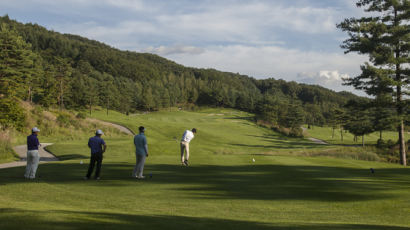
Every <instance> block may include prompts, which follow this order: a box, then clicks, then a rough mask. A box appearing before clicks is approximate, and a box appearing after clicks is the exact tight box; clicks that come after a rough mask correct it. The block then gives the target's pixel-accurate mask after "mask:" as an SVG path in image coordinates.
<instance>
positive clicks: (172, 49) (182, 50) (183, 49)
mask: <svg viewBox="0 0 410 230" xmlns="http://www.w3.org/2000/svg"><path fill="white" fill-rule="evenodd" d="M144 52H147V53H155V54H158V55H160V56H167V55H175V54H190V55H197V54H201V53H203V52H204V49H203V48H199V47H195V46H183V45H176V46H168V47H166V46H160V47H156V48H154V47H148V48H147V49H145V50H144Z"/></svg>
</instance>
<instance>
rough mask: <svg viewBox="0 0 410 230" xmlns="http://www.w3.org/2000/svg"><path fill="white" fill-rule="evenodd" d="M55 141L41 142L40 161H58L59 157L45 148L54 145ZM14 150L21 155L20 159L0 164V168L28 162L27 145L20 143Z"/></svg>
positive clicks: (22, 164) (23, 164)
mask: <svg viewBox="0 0 410 230" xmlns="http://www.w3.org/2000/svg"><path fill="white" fill-rule="evenodd" d="M52 144H53V143H41V146H40V147H39V149H38V152H39V154H40V163H45V162H50V161H58V158H57V157H56V156H54V155H53V154H51V153H50V152H48V151H47V150H45V149H44V148H45V147H47V146H49V145H52ZM13 150H14V152H16V153H17V155H18V156H19V157H20V161H15V162H10V163H4V164H0V169H2V168H11V167H18V166H25V165H26V164H27V161H26V160H27V159H26V158H27V145H18V146H15V147H13Z"/></svg>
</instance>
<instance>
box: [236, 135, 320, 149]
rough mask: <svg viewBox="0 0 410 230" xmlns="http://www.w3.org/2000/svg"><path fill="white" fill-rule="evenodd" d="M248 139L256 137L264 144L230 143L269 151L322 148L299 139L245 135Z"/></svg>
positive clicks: (280, 136)
mask: <svg viewBox="0 0 410 230" xmlns="http://www.w3.org/2000/svg"><path fill="white" fill-rule="evenodd" d="M247 136H250V137H256V138H259V139H262V140H264V141H265V143H266V144H261V145H252V144H242V143H231V144H230V145H233V146H240V147H247V148H271V149H303V148H306V149H312V148H318V147H323V145H322V144H317V143H315V142H312V141H306V140H303V139H301V138H300V139H299V138H289V137H285V136H282V135H269V134H264V135H247Z"/></svg>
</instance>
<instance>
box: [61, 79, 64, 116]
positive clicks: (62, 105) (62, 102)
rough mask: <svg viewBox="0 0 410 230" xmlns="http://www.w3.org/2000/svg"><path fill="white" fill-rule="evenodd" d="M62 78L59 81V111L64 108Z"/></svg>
mask: <svg viewBox="0 0 410 230" xmlns="http://www.w3.org/2000/svg"><path fill="white" fill-rule="evenodd" d="M63 95H64V92H63V78H61V79H60V110H62V109H63V108H64V97H63Z"/></svg>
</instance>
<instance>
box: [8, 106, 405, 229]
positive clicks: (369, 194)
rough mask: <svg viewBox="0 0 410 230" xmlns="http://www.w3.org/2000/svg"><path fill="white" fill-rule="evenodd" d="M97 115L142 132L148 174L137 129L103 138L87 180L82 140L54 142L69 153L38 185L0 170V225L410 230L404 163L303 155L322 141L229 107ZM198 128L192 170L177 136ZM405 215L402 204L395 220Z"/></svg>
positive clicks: (56, 149)
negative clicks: (262, 123)
mask: <svg viewBox="0 0 410 230" xmlns="http://www.w3.org/2000/svg"><path fill="white" fill-rule="evenodd" d="M92 116H93V117H95V118H98V119H104V120H109V121H113V122H116V123H121V124H124V125H127V126H128V127H130V128H131V129H133V130H136V128H137V127H138V126H139V125H144V126H145V127H146V133H145V135H146V136H147V141H148V145H149V151H150V154H149V157H148V158H147V160H146V163H145V167H144V174H145V175H146V176H147V177H146V178H145V180H136V179H135V178H131V174H132V170H133V167H134V165H135V154H134V148H133V140H132V137H131V136H123V137H115V136H111V137H108V136H105V137H104V138H105V141H106V143H107V145H108V148H107V152H105V153H104V161H103V166H102V175H101V180H98V181H97V180H88V181H84V180H83V179H82V178H83V177H84V174H85V173H86V171H87V164H81V161H84V162H88V158H89V149H88V148H87V146H86V144H85V143H86V141H87V139H76V140H66V141H59V142H57V143H56V144H55V145H53V146H51V147H50V148H49V149H50V150H51V151H52V152H53V153H54V154H56V155H57V156H59V157H60V158H61V159H63V160H62V161H59V162H53V163H47V164H43V165H40V166H39V170H38V175H39V176H40V178H38V179H37V180H35V181H27V180H24V179H23V178H22V176H21V174H22V172H23V171H24V168H21V167H20V168H18V167H17V168H8V169H1V175H2V176H1V177H0V185H1V191H2V193H1V199H0V213H1V215H0V228H1V229H23V228H26V227H27V226H31V227H30V228H31V229H41V230H45V229H53V230H56V229H64V230H66V229H95V228H98V229H113V228H114V229H137V228H144V229H179V230H180V229H235V230H241V229H244V230H245V229H266V230H268V229H272V230H282V229H294V230H304V229H313V230H327V229H337V230H352V229H357V230H359V229H361V230H363V229H365V230H374V229H376V230H384V229H392V230H404V229H408V228H409V226H410V221H409V217H410V213H409V212H406V210H408V208H409V205H408V202H407V201H408V200H409V198H410V190H409V184H408V181H409V180H410V174H409V169H408V168H404V167H402V166H399V165H395V164H388V163H383V162H376V161H359V160H352V159H351V158H349V159H338V158H333V157H322V156H320V155H319V156H320V157H306V156H303V155H302V154H300V153H303V152H307V151H314V152H318V153H319V152H320V151H322V150H324V148H326V147H324V146H323V145H318V144H315V143H312V142H310V141H308V140H303V139H301V138H285V137H283V136H281V135H279V134H277V133H275V132H273V131H272V130H270V129H266V128H263V127H259V126H257V125H255V123H254V122H251V121H249V119H248V118H249V116H251V114H248V113H246V112H242V111H237V110H232V109H206V110H200V111H197V112H187V111H181V110H173V111H160V112H152V113H139V114H132V115H129V116H126V115H124V114H120V113H118V112H114V111H109V114H108V116H107V114H106V113H105V111H104V110H98V111H95V112H94V113H93V114H92ZM192 127H196V128H198V133H197V134H196V135H195V138H194V139H193V140H192V141H191V143H190V152H191V154H190V155H191V156H190V165H189V167H182V166H181V165H180V162H179V161H180V159H179V140H180V138H181V135H182V133H183V132H184V130H185V129H189V128H192ZM350 149H352V150H353V151H354V150H358V149H359V148H350ZM339 154H340V153H339ZM362 154H363V156H365V155H366V154H367V156H371V155H370V154H369V153H368V152H366V151H365V152H363V153H362ZM253 160H255V161H253ZM370 168H374V169H375V174H372V173H371V171H370V170H369V169H370ZM150 175H151V177H150ZM24 191H30V196H28V195H27V194H26V193H25V192H24ZM398 210H403V211H401V212H400V213H401V214H400V215H397V213H398Z"/></svg>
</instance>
